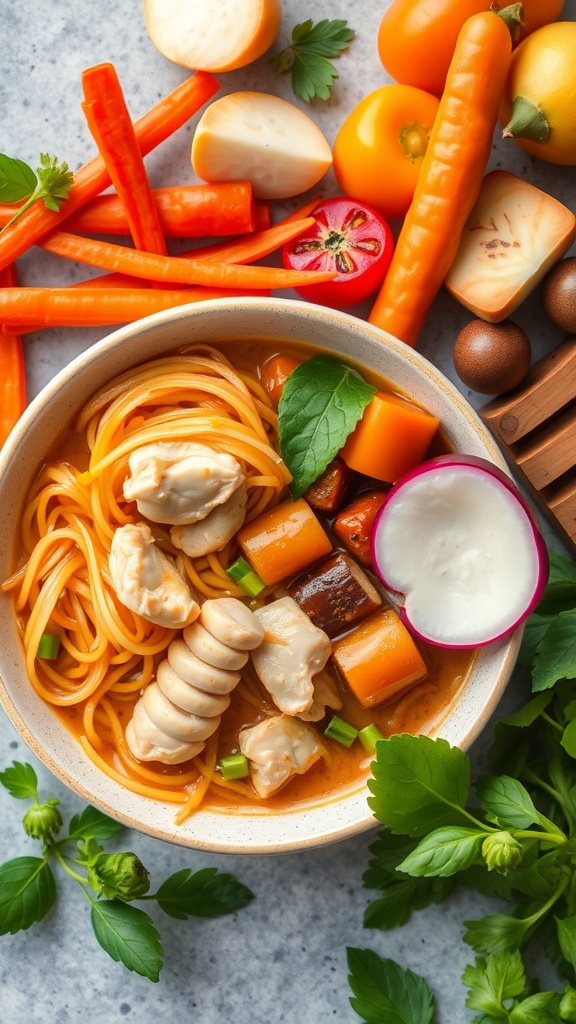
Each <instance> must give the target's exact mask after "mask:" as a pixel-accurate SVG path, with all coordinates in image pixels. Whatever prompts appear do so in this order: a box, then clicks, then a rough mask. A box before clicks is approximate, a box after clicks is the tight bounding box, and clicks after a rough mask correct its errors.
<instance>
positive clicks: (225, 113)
mask: <svg viewBox="0 0 576 1024" xmlns="http://www.w3.org/2000/svg"><path fill="white" fill-rule="evenodd" d="M191 156H192V166H193V168H194V171H195V172H196V174H197V175H198V177H199V178H203V179H204V181H210V182H216V181H232V180H237V179H240V178H241V179H242V180H244V181H249V182H250V183H251V185H252V190H253V193H254V195H255V196H256V197H257V198H259V199H287V198H288V197H289V196H296V195H299V194H300V193H301V192H305V191H306V190H307V189H309V188H312V186H313V185H315V184H316V183H317V182H318V181H319V180H320V178H321V177H322V176H323V175H324V173H325V172H326V171H327V170H328V168H329V167H330V164H331V163H332V153H331V150H330V146H329V145H328V142H327V141H326V139H325V138H324V136H323V134H322V132H321V131H320V129H319V128H318V126H317V125H316V124H315V123H314V121H313V120H312V119H311V118H310V117H308V115H307V114H305V113H304V112H303V111H302V110H300V109H299V107H296V106H294V104H293V103H289V102H288V101H287V100H283V99H280V98H279V97H278V96H272V95H269V94H268V93H262V92H234V93H230V94H229V95H228V96H222V97H221V98H220V99H218V100H216V101H215V102H214V103H211V104H210V106H208V107H207V108H206V110H205V111H204V113H203V115H202V117H201V118H200V121H199V122H198V125H197V128H196V131H195V133H194V139H193V142H192V154H191Z"/></svg>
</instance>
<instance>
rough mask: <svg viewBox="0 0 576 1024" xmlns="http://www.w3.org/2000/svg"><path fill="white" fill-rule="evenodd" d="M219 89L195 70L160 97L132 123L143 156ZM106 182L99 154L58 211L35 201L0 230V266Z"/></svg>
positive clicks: (80, 174)
mask: <svg viewBox="0 0 576 1024" xmlns="http://www.w3.org/2000/svg"><path fill="white" fill-rule="evenodd" d="M219 88H220V85H219V83H218V81H217V80H216V79H215V78H214V76H213V75H211V74H209V73H208V72H204V71H196V72H195V73H194V74H193V75H191V76H190V77H189V78H187V79H186V80H185V81H184V82H182V83H181V85H179V86H177V87H176V89H174V90H173V91H172V92H171V93H169V94H168V95H167V96H165V97H164V98H163V99H161V100H160V102H159V103H157V104H156V105H155V106H154V107H152V108H151V110H149V111H148V112H147V113H146V114H144V116H143V117H141V118H140V119H139V120H138V121H136V123H135V124H134V131H135V132H136V138H137V139H138V145H139V147H140V152H141V153H142V155H143V156H145V155H146V153H149V152H150V151H151V150H152V149H154V148H155V147H156V146H158V145H159V144H160V143H161V142H163V141H164V140H165V139H167V138H168V137H169V136H170V135H172V134H173V133H174V132H175V131H176V130H177V129H178V128H180V127H181V126H182V125H183V124H185V123H186V121H188V120H189V119H190V118H191V117H192V115H193V114H195V113H196V112H197V111H198V110H199V109H200V107H202V106H203V105H204V104H205V103H206V102H207V101H208V100H209V99H210V98H211V97H212V96H213V95H214V93H216V92H217V91H218V89H219ZM109 185H110V175H109V174H108V171H107V170H106V165H105V164H104V161H103V159H102V157H101V156H96V157H94V158H93V159H92V160H90V161H89V162H88V163H87V164H85V165H84V166H83V167H81V168H80V170H79V171H77V172H76V174H75V175H74V182H73V185H72V188H71V189H70V192H69V193H68V198H67V199H65V200H64V202H63V203H62V205H61V206H60V209H59V210H58V211H57V212H56V211H54V210H48V209H47V208H46V206H45V205H44V203H43V202H37V203H34V204H33V205H32V206H31V207H30V208H29V209H28V210H26V212H25V213H24V214H23V215H22V216H21V217H20V219H19V220H17V221H15V223H14V224H11V225H10V227H6V228H5V229H4V230H3V231H2V232H1V233H0V269H2V267H6V266H7V265H8V264H9V263H12V262H13V261H14V260H15V259H17V258H18V256H21V255H22V253H24V252H26V250H27V249H29V248H30V247H31V246H32V245H35V244H36V243H37V242H38V240H39V239H40V238H42V236H43V235H45V234H46V233H47V232H48V231H50V230H52V229H53V228H55V227H56V226H57V225H58V224H61V223H62V221H64V220H66V218H67V217H68V216H70V214H71V213H74V212H75V211H76V210H78V209H80V207H81V206H83V205H84V203H86V202H88V200H89V199H92V198H94V196H97V195H99V194H100V192H103V191H104V189H105V188H108V186H109Z"/></svg>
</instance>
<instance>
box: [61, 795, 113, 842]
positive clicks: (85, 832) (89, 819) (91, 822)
mask: <svg viewBox="0 0 576 1024" xmlns="http://www.w3.org/2000/svg"><path fill="white" fill-rule="evenodd" d="M123 828H124V826H123V825H121V824H120V822H119V821H114V820H113V818H109V817H108V815H107V814H103V813H102V811H98V810H97V809H96V808H95V807H92V806H91V805H90V804H89V805H88V806H87V807H85V808H84V810H83V811H82V812H81V814H75V815H74V816H73V817H72V818H71V819H70V829H69V836H70V839H73V840H80V839H111V838H112V836H115V835H117V834H118V832H121V831H122V829H123Z"/></svg>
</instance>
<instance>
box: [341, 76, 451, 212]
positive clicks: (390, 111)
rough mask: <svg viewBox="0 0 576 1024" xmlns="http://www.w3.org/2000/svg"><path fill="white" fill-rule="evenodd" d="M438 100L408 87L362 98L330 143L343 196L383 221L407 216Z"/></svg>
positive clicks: (386, 88)
mask: <svg viewBox="0 0 576 1024" xmlns="http://www.w3.org/2000/svg"><path fill="white" fill-rule="evenodd" d="M438 102H439V101H438V99H437V97H436V96H432V95H431V94H430V93H427V92H424V91H423V90H422V89H416V88H414V87H413V86H410V85H384V86H382V87H381V88H380V89H376V90H375V91H374V92H371V93H369V94H368V96H365V97H364V99H363V100H361V101H360V103H359V104H358V105H357V106H356V107H355V108H354V110H353V111H352V112H351V113H350V114H349V115H348V117H347V118H346V120H345V121H344V123H343V125H342V126H341V128H340V130H339V131H338V133H337V135H336V138H335V140H334V146H333V150H332V156H333V168H334V174H335V176H336V181H337V182H338V184H339V186H340V188H341V189H342V191H343V192H345V193H346V195H348V196H350V197H352V198H353V199H357V200H359V201H361V202H364V203H368V205H369V206H373V207H374V208H375V209H376V210H378V211H379V212H380V213H381V214H382V215H383V216H384V217H386V218H387V219H392V220H393V219H398V218H401V217H403V216H404V215H405V213H406V211H407V209H408V207H409V206H410V203H411V202H412V196H413V194H414V188H415V186H416V180H417V178H418V173H419V171H420V164H421V163H422V157H423V156H424V153H425V152H426V148H427V146H428V139H429V137H430V131H431V128H432V125H433V124H434V119H435V117H436V111H437V110H438Z"/></svg>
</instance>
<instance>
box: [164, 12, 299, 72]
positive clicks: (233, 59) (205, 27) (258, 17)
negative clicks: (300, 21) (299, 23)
mask: <svg viewBox="0 0 576 1024" xmlns="http://www.w3.org/2000/svg"><path fill="white" fill-rule="evenodd" d="M145 14H146V27H147V29H148V34H149V36H150V38H151V40H152V42H153V43H154V45H155V46H156V48H157V49H158V50H159V51H160V53H162V54H163V55H164V56H165V57H168V59H169V60H172V61H174V63H175V64H180V65H181V66H182V67H185V68H191V69H194V70H196V71H234V70H235V69H236V68H242V67H245V65H246V64H250V63H251V62H252V61H254V60H257V59H258V57H261V56H262V54H263V53H265V52H266V50H267V49H268V48H269V47H270V46H271V45H272V43H273V42H274V40H275V38H276V36H277V34H278V30H279V28H280V22H281V20H282V5H281V0H145Z"/></svg>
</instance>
